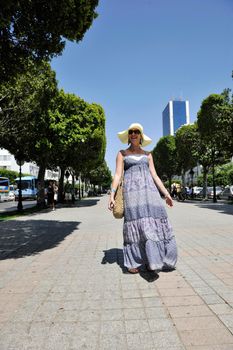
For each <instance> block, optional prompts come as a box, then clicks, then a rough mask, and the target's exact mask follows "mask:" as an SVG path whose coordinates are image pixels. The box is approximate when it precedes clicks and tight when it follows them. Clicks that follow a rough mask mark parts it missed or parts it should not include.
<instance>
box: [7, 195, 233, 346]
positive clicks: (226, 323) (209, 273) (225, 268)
mask: <svg viewBox="0 0 233 350" xmlns="http://www.w3.org/2000/svg"><path fill="white" fill-rule="evenodd" d="M106 208H107V197H106V196H105V197H101V198H94V199H85V200H83V201H82V202H81V203H80V204H78V205H77V206H74V207H61V208H58V209H57V210H56V211H55V212H51V211H44V212H41V213H38V214H34V215H30V216H26V217H22V218H20V219H17V220H12V221H8V222H2V223H0V249H1V250H0V256H1V261H0V350H24V349H25V350H36V349H40V350H42V349H43V350H60V349H61V350H80V349H101V350H102V349H107V350H109V349H111V350H114V349H120V350H124V349H130V350H131V349H132V350H137V349H140V350H143V349H156V350H157V349H158V350H165V349H166V350H184V349H186V350H232V349H233V215H232V214H233V206H232V205H224V204H211V203H204V204H201V203H175V207H174V208H173V209H171V210H170V209H168V215H169V217H170V220H171V222H172V224H173V227H174V230H175V233H176V237H177V243H178V249H179V260H178V264H177V269H176V271H173V272H169V273H165V272H163V273H162V272H161V273H160V274H159V278H158V279H156V280H154V281H153V282H148V280H150V275H148V274H147V273H144V272H142V273H141V274H140V275H139V274H138V275H130V274H126V273H124V272H125V271H124V268H123V261H122V260H123V257H122V234H121V228H122V221H121V220H115V219H113V217H112V215H111V213H109V212H108V211H107V209H106Z"/></svg>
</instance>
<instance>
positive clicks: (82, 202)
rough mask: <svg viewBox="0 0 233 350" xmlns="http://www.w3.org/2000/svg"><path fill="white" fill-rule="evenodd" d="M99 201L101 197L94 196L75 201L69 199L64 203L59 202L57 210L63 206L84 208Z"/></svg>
mask: <svg viewBox="0 0 233 350" xmlns="http://www.w3.org/2000/svg"><path fill="white" fill-rule="evenodd" d="M98 202H99V199H97V198H95V199H94V198H92V199H82V200H75V202H74V203H72V202H71V201H67V202H64V203H58V204H57V205H56V210H57V209H62V208H83V207H92V206H93V205H97V203H98Z"/></svg>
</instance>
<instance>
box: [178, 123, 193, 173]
mask: <svg viewBox="0 0 233 350" xmlns="http://www.w3.org/2000/svg"><path fill="white" fill-rule="evenodd" d="M197 141H198V134H197V126H196V124H191V125H183V126H181V127H180V128H179V129H178V130H177V132H176V135H175V143H176V152H177V164H178V171H179V173H184V172H186V171H187V170H189V169H192V168H193V167H195V166H196V164H197V160H198V156H197V153H196V150H197V147H196V145H197Z"/></svg>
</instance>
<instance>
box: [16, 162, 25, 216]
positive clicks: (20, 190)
mask: <svg viewBox="0 0 233 350" xmlns="http://www.w3.org/2000/svg"><path fill="white" fill-rule="evenodd" d="M16 163H17V164H18V165H19V200H18V206H17V209H18V211H19V212H22V211H23V203H22V166H23V165H24V161H23V160H22V159H20V158H18V159H17V160H16Z"/></svg>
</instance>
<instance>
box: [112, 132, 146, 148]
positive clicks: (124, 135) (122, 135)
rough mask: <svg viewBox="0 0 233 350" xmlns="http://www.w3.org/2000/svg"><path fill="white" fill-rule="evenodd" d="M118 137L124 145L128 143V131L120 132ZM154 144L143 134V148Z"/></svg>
mask: <svg viewBox="0 0 233 350" xmlns="http://www.w3.org/2000/svg"><path fill="white" fill-rule="evenodd" d="M117 136H118V137H119V139H120V140H121V142H122V143H128V138H129V135H128V130H124V131H121V132H118V134H117ZM151 142H152V140H151V139H150V138H149V137H148V136H147V135H145V134H144V133H143V134H142V147H145V146H147V145H149V144H150V143H151Z"/></svg>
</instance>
